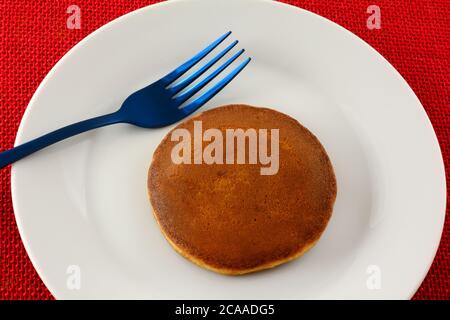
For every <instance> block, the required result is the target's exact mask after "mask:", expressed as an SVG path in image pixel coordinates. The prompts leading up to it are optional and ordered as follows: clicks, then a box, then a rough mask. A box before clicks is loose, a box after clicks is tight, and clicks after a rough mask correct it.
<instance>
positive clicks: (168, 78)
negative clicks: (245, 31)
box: [160, 31, 231, 85]
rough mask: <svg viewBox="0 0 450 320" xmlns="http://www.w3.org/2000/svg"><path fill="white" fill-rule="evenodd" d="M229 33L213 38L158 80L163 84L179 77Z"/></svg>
mask: <svg viewBox="0 0 450 320" xmlns="http://www.w3.org/2000/svg"><path fill="white" fill-rule="evenodd" d="M230 34H231V31H228V32H227V33H225V34H224V35H223V36H221V37H220V38H218V39H217V40H215V41H214V42H213V43H211V44H210V45H209V46H207V47H206V48H205V49H203V50H202V51H200V52H199V53H197V54H196V55H195V56H193V57H192V58H191V59H189V60H188V61H186V62H185V63H183V64H182V65H181V66H179V67H178V68H176V69H175V70H173V71H172V72H170V73H169V74H168V75H166V76H165V77H163V78H161V80H160V81H163V82H164V83H165V85H169V84H171V83H172V82H173V81H175V80H176V79H178V78H179V77H181V76H182V75H183V74H184V73H185V72H186V71H188V70H189V69H190V68H192V67H193V66H194V65H195V64H197V62H199V61H200V60H201V59H203V58H204V57H205V56H206V55H207V54H208V53H210V52H211V51H212V50H214V48H216V47H217V46H218V45H219V44H221V43H222V41H224V40H225V39H226V38H227V37H228V36H229V35H230Z"/></svg>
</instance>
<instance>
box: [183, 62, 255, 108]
mask: <svg viewBox="0 0 450 320" xmlns="http://www.w3.org/2000/svg"><path fill="white" fill-rule="evenodd" d="M250 61H251V58H247V59H246V60H245V61H244V62H242V63H241V64H240V65H239V66H237V67H236V68H235V69H234V70H233V71H231V72H230V73H229V74H228V75H227V76H226V77H225V78H223V79H222V80H220V81H219V82H218V83H217V84H215V85H214V86H213V87H212V88H211V89H209V90H208V91H207V92H206V93H205V94H203V95H202V96H200V97H199V98H197V99H196V100H194V101H192V102H191V103H189V104H188V105H186V106H185V107H184V108H182V109H180V111H182V112H183V113H185V114H186V115H189V114H191V113H192V112H194V111H195V110H197V109H198V108H200V107H201V106H202V105H204V104H205V103H207V102H208V101H209V100H211V99H212V98H213V97H214V96H215V95H216V94H218V93H219V92H220V91H221V90H222V89H223V88H225V86H226V85H227V84H229V83H230V82H231V81H232V80H233V79H234V78H235V77H236V76H237V75H238V74H239V73H240V72H241V71H242V70H243V69H244V68H245V67H246V66H247V65H248V64H249V62H250Z"/></svg>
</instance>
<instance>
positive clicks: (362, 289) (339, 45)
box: [12, 0, 446, 299]
mask: <svg viewBox="0 0 450 320" xmlns="http://www.w3.org/2000/svg"><path fill="white" fill-rule="evenodd" d="M228 30H232V31H233V36H232V37H231V38H233V39H239V40H240V44H239V46H240V47H245V48H246V49H247V52H248V55H250V56H251V57H252V58H253V61H252V62H251V63H250V65H249V66H248V68H247V69H245V70H244V72H243V73H241V74H240V75H239V76H238V77H237V78H236V79H235V80H234V81H233V82H232V83H231V84H230V85H229V86H228V87H227V88H226V89H225V90H224V91H223V92H222V93H221V94H219V95H218V96H217V97H216V98H214V99H213V100H211V101H210V102H209V103H208V104H207V106H205V107H204V109H203V110H205V109H208V108H213V107H216V106H219V105H222V104H228V103H235V102H236V103H237V102H242V103H248V104H253V105H260V106H269V107H272V108H274V109H277V110H280V111H281V112H284V113H286V114H288V115H291V116H293V117H294V118H296V119H298V120H299V121H300V122H301V123H303V124H304V125H305V126H307V127H308V128H309V129H310V130H311V131H312V132H314V133H315V134H316V135H317V136H318V138H319V139H320V140H321V141H322V143H323V144H324V146H325V148H326V149H327V151H328V153H329V155H330V158H331V160H332V162H333V165H334V168H335V171H336V176H337V182H338V196H337V201H336V205H335V210H334V213H333V216H332V219H331V221H330V223H329V225H328V227H327V229H326V231H325V233H324V235H323V237H322V238H321V240H320V241H319V243H318V244H317V246H316V247H314V248H313V249H312V250H311V251H310V252H308V253H307V254H306V255H305V256H303V257H302V258H300V259H297V260H295V261H293V262H291V263H288V264H286V265H283V266H280V267H278V268H275V269H273V270H270V271H265V272H259V273H255V274H252V275H248V276H240V277H230V276H223V275H219V274H216V273H213V272H210V271H206V270H204V269H201V268H199V267H197V266H196V265H194V264H192V263H191V262H189V261H187V260H185V259H184V258H182V257H181V256H180V255H178V254H177V253H176V252H175V251H174V250H173V249H172V248H171V247H170V245H169V244H168V243H167V242H166V240H165V239H164V237H163V235H162V234H161V232H160V231H159V229H158V227H157V224H156V222H155V220H154V218H153V215H152V213H151V209H150V205H149V202H148V199H147V190H146V180H147V169H148V166H149V163H150V160H151V158H152V153H153V151H154V149H155V148H156V146H157V145H158V143H159V142H160V140H161V139H162V137H163V136H164V135H165V134H166V133H167V132H168V131H169V130H170V128H163V129H158V130H148V129H141V128H136V127H131V126H129V125H116V126H113V127H107V128H102V129H99V130H96V131H92V132H88V133H85V134H82V135H80V136H77V137H75V138H73V139H69V140H67V141H64V142H62V143H59V144H57V145H54V146H52V147H50V148H48V149H46V150H43V151H42V152H39V153H36V154H35V155H33V156H31V157H29V158H27V159H24V160H23V161H20V162H18V163H16V164H15V165H14V166H13V170H12V195H13V202H14V209H15V214H16V219H17V223H18V226H19V230H20V234H21V236H22V239H23V242H24V244H25V247H26V249H27V252H28V254H29V256H30V258H31V261H32V262H33V264H34V266H35V267H36V269H37V271H38V273H39V275H40V276H41V278H42V279H43V281H44V282H45V284H46V285H47V287H48V288H49V289H50V291H51V292H52V293H53V294H54V295H55V297H56V298H59V299H78V298H150V299H153V298H161V299H178V298H190V299H197V298H210V299H215V298H233V299H241V298H246V299H247V298H248V299H260V298H261V299H262V298H264V299H303V298H307V299H309V298H361V299H365V298H375V299H378V298H388V299H389V298H409V297H411V296H412V295H413V294H414V292H415V290H416V289H417V288H418V287H419V285H420V283H421V282H422V280H423V278H424V277H425V275H426V273H427V270H428V268H429V266H430V264H431V262H432V260H433V257H434V255H435V252H436V249H437V247H438V244H439V239H440V235H441V231H442V226H443V221H444V214H445V195H446V186H445V179H444V167H443V161H442V157H441V153H440V149H439V145H438V143H437V139H436V136H435V134H434V131H433V128H432V126H431V124H430V122H429V120H428V118H427V116H426V114H425V112H424V109H423V107H422V106H421V104H420V102H419V100H418V99H417V97H416V96H415V95H414V93H413V91H412V90H411V89H410V88H409V86H408V85H407V83H406V82H405V81H404V80H403V78H402V77H401V76H400V75H399V74H398V73H397V72H396V70H395V69H394V68H393V67H392V66H391V65H390V64H389V63H388V62H387V61H386V60H385V59H384V58H383V57H382V56H381V55H380V54H378V53H377V52H376V51H375V50H373V49H372V48H371V47H370V46H369V45H367V44H366V43H365V42H363V41H362V40H361V39H359V38H357V37H356V36H355V35H353V34H352V33H350V32H348V31H346V30H345V29H343V28H342V27H339V26H338V25H336V24H334V23H332V22H330V21H328V20H326V19H324V18H322V17H319V16H317V15H315V14H312V13H310V12H307V11H305V10H301V9H298V8H295V7H291V6H288V5H284V4H280V3H277V2H273V1H262V0H246V1H242V0H226V1H200V0H198V1H195V0H191V1H169V2H167V3H163V4H158V5H153V6H150V7H146V8H143V9H141V10H138V11H135V12H133V13H130V14H127V15H126V16H123V17H121V18H119V19H117V20H115V21H114V22H111V23H109V24H107V25H106V26H104V27H102V28H101V29H99V30H98V31H96V32H94V33H93V34H92V35H90V36H89V37H87V38H86V39H84V40H83V41H81V42H80V43H79V44H78V45H77V46H75V47H74V48H73V49H72V50H71V51H70V52H69V53H68V54H67V55H66V56H65V57H64V58H63V59H62V60H61V61H60V62H58V64H57V65H56V66H55V67H54V68H53V70H52V71H51V72H50V73H49V74H48V76H47V77H46V78H45V80H44V81H43V82H42V84H41V86H40V87H39V89H38V90H37V92H36V94H35V95H34V97H33V99H32V100H31V102H30V105H29V106H28V109H27V111H26V113H25V115H24V117H23V120H22V123H21V125H20V129H19V132H18V136H17V140H16V144H20V143H23V142H25V141H27V140H29V139H31V138H33V137H36V136H39V135H40V134H43V133H46V132H48V131H50V130H53V129H56V128H58V127H61V126H63V125H67V124H70V123H72V122H75V121H79V120H82V119H85V118H88V117H93V116H96V115H100V114H102V113H107V112H111V111H113V110H115V109H116V108H118V107H119V106H120V104H121V102H122V101H123V100H124V98H125V97H126V96H127V95H128V94H130V93H131V92H133V91H134V90H137V89H139V88H141V87H142V86H143V85H145V84H148V83H151V82H153V81H154V80H156V79H158V78H160V77H161V76H163V75H164V74H165V73H167V72H168V71H170V70H171V69H173V68H174V67H176V66H178V65H179V64H180V63H181V62H183V61H184V60H186V59H187V58H189V57H190V56H192V55H193V54H194V53H196V52H197V51H198V50H199V49H201V48H202V47H204V46H205V45H206V44H208V43H209V42H211V41H212V40H214V39H215V38H217V37H218V36H219V35H221V34H223V33H224V32H226V31H228ZM231 40H232V39H229V41H231ZM78 284H79V288H78V286H77V285H78Z"/></svg>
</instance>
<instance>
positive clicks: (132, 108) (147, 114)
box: [0, 31, 251, 168]
mask: <svg viewBox="0 0 450 320" xmlns="http://www.w3.org/2000/svg"><path fill="white" fill-rule="evenodd" d="M230 34H231V31H230V32H227V33H226V34H224V35H223V36H221V37H220V38H219V39H217V40H215V41H214V42H213V43H211V44H210V45H209V46H207V47H206V48H205V49H203V50H202V51H200V52H199V53H198V54H196V55H195V56H194V57H192V58H191V59H189V60H188V61H186V62H185V63H184V64H182V65H181V66H179V67H178V68H176V69H175V70H173V71H172V72H170V73H169V74H168V75H166V76H165V77H163V78H161V79H159V80H157V81H156V82H154V83H152V84H150V85H148V86H147V87H145V88H143V89H140V90H138V91H136V92H134V93H133V94H131V95H130V96H128V98H126V99H125V101H124V102H123V104H122V106H121V107H120V109H119V110H117V111H116V112H113V113H110V114H106V115H103V116H99V117H95V118H92V119H88V120H84V121H81V122H77V123H74V124H71V125H69V126H66V127H64V128H61V129H58V130H55V131H53V132H50V133H48V134H46V135H43V136H41V137H39V138H36V139H34V140H31V141H29V142H27V143H24V144H22V145H20V146H17V147H15V148H12V149H10V150H6V151H3V152H1V153H0V168H3V167H5V166H7V165H8V164H11V163H13V162H15V161H17V160H20V159H22V158H24V157H26V156H28V155H30V154H32V153H34V152H36V151H38V150H40V149H43V148H45V147H47V146H49V145H51V144H54V143H56V142H58V141H61V140H64V139H66V138H69V137H72V136H74V135H77V134H79V133H82V132H85V131H88V130H92V129H95V128H99V127H103V126H107V125H110V124H115V123H129V124H132V125H135V126H139V127H143V128H158V127H164V126H167V125H170V124H173V123H175V122H177V121H179V120H181V119H183V118H185V117H187V116H189V115H190V114H191V113H193V112H194V111H196V110H197V109H198V108H200V107H201V106H203V105H204V104H205V103H206V102H208V101H209V100H210V99H211V98H212V97H214V96H215V95H216V94H217V93H218V92H219V91H221V90H222V89H223V88H224V87H225V86H226V85H227V84H228V83H230V82H231V81H232V80H233V79H234V77H236V76H237V75H238V74H239V72H241V71H242V70H243V69H244V68H245V67H246V66H247V64H248V63H249V62H250V60H251V59H250V58H247V59H245V60H244V61H243V62H241V63H240V64H239V65H238V66H237V67H236V68H235V69H233V70H232V71H231V72H230V73H228V74H227V75H226V76H225V77H224V78H222V79H221V80H220V81H218V82H217V83H216V84H214V85H213V86H212V87H211V88H210V89H208V90H207V91H206V92H205V93H204V94H202V95H201V96H199V97H198V98H196V99H195V100H193V101H192V102H189V103H188V104H187V105H185V106H182V104H183V103H185V102H186V101H187V100H188V99H190V98H191V97H193V96H194V95H195V94H196V93H197V92H199V91H200V90H201V89H202V88H203V87H205V86H206V85H207V84H208V83H210V82H211V80H213V79H214V78H215V77H217V76H218V75H219V74H220V73H222V71H224V70H225V69H226V68H227V67H228V66H229V65H230V64H231V63H233V61H235V60H236V59H237V58H238V57H239V56H240V55H241V54H242V53H244V49H241V50H239V51H238V52H236V53H235V54H234V55H233V56H232V57H231V58H229V59H228V60H227V61H225V62H224V63H223V64H222V65H220V66H219V67H218V68H217V69H216V70H214V71H213V72H212V73H210V74H209V75H208V76H207V77H205V78H204V79H202V80H201V81H200V82H198V83H196V84H195V85H192V86H190V87H189V85H190V84H192V83H193V82H194V81H195V80H196V79H198V78H199V77H200V76H201V75H202V74H203V73H205V72H206V71H207V70H208V69H209V68H210V67H212V66H213V65H214V64H216V63H217V62H218V61H219V60H220V59H221V58H222V57H223V56H225V54H227V53H228V52H229V51H230V50H231V49H232V48H233V47H235V46H236V44H237V43H238V41H234V42H233V43H231V44H230V45H229V46H227V47H226V48H225V49H223V50H222V51H221V52H220V53H218V54H217V55H216V56H215V57H214V58H212V59H211V60H210V61H208V62H207V63H206V64H205V65H204V66H202V67H201V68H199V69H198V70H197V71H195V72H194V73H192V74H191V75H189V76H188V77H186V78H185V79H183V80H180V81H178V82H177V83H175V82H176V80H177V79H179V78H180V77H181V76H182V75H183V74H185V73H186V72H187V71H188V70H189V69H191V68H192V67H193V66H194V65H196V64H197V63H198V62H199V61H200V60H202V59H203V58H204V57H205V56H206V55H207V54H208V53H210V52H211V51H212V50H214V49H215V48H216V47H217V46H219V44H221V43H222V42H223V41H224V40H225V39H226V38H227V37H228V36H229V35H230ZM183 90H184V91H183ZM182 91H183V92H182Z"/></svg>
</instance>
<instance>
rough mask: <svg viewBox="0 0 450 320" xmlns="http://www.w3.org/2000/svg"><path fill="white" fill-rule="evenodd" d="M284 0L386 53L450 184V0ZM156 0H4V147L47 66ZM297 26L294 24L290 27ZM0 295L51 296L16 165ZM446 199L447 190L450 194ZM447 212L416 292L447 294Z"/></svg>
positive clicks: (1, 193) (0, 179) (0, 228)
mask: <svg viewBox="0 0 450 320" xmlns="http://www.w3.org/2000/svg"><path fill="white" fill-rule="evenodd" d="M284 1H285V2H287V3H289V4H292V5H296V6H299V7H302V8H304V9H307V10H310V11H313V12H315V13H318V14H320V15H322V16H324V17H327V18H329V19H331V20H333V21H335V22H337V23H338V24H340V25H342V26H344V27H345V28H347V29H349V30H351V31H352V32H354V33H355V34H357V35H358V36H360V37H361V38H363V39H364V40H366V41H367V42H368V43H369V44H371V45H372V46H373V47H374V48H376V49H377V50H378V51H379V52H380V53H381V54H382V55H384V56H385V57H386V58H387V59H388V60H389V61H390V62H391V63H392V64H393V65H394V66H395V67H396V68H397V70H399V72H400V73H401V74H402V75H403V77H404V78H405V79H406V80H407V81H408V83H409V84H410V85H411V87H412V88H413V90H414V91H415V92H416V94H417V95H418V97H419V99H420V100H421V102H422V104H423V105H424V107H425V109H426V111H427V113H428V116H429V117H430V119H431V122H432V123H433V126H434V129H435V131H436V133H437V136H438V138H439V141H440V145H441V149H442V152H443V157H444V161H445V166H446V172H447V184H449V169H450V166H449V165H450V161H449V154H450V149H449V142H450V129H449V117H450V112H449V111H450V108H449V88H450V84H449V74H448V66H449V60H450V59H449V58H450V52H449V43H450V39H449V37H450V35H449V29H450V21H449V17H450V7H449V5H448V1H446V0H434V1H421V0H414V1H413V0H402V1H388V0H374V1H370V2H369V1H364V0H359V1H357V0H354V1H342V0H310V1H301V0H298V1H295V0H284ZM154 2H158V1H155V0H34V1H29V0H1V1H0V57H1V59H0V70H1V77H0V79H1V80H0V81H1V86H0V88H1V93H0V99H1V100H0V106H1V107H0V122H1V125H0V149H2V150H3V149H7V148H10V147H12V146H13V142H14V138H15V134H16V132H17V128H18V126H19V122H20V119H21V118H22V114H23V112H24V111H25V108H26V106H27V104H28V101H29V100H30V98H31V96H32V94H33V93H34V91H35V90H36V88H37V86H38V85H39V83H40V82H41V81H42V79H43V78H44V76H45V75H46V74H47V72H48V71H49V70H50V69H51V68H52V67H53V65H54V64H55V63H56V62H57V61H58V59H59V58H61V57H62V56H63V55H64V53H65V52H67V51H68V50H69V49H70V48H71V47H73V46H74V45H75V44H76V43H77V42H78V41H80V40H81V39H83V38H84V37H85V36H87V35H88V34H89V33H91V32H92V31H94V30H95V29H97V28H98V27H100V26H102V25H104V24H105V23H107V22H109V21H110V20H112V19H114V18H116V17H118V16H121V15H123V14H125V13H127V12H129V11H133V10H135V9H138V8H140V7H143V6H146V5H149V4H152V3H154ZM72 4H76V5H78V6H79V7H80V8H81V10H82V26H81V29H80V30H69V29H67V27H66V20H67V17H68V14H67V13H66V10H67V8H68V7H69V6H70V5H72ZM371 4H375V5H378V6H379V7H380V8H381V29H379V30H377V29H375V30H369V29H368V28H367V26H366V20H367V18H368V16H369V14H368V13H366V11H367V7H368V6H369V5H371ZM289 32H295V30H289ZM0 197H1V201H0V206H1V209H0V210H1V211H0V212H1V218H0V239H1V240H0V241H1V243H0V245H1V246H0V297H1V298H2V299H52V298H53V297H52V295H51V294H50V293H49V291H48V290H47V289H46V287H45V285H44V284H43V283H42V281H41V280H40V278H39V276H38V275H37V273H36V271H35V270H34V268H33V266H32V265H31V263H30V261H29V259H28V256H27V254H26V252H25V249H24V247H23V244H22V242H21V240H20V236H19V233H18V231H17V227H16V223H15V220H14V214H13V208H12V204H11V193H10V169H4V170H2V171H1V173H0ZM447 199H448V196H447ZM449 265H450V256H449V218H448V209H447V217H446V222H445V229H444V234H443V237H442V241H441V245H440V248H439V250H438V253H437V256H436V259H435V261H434V263H433V265H432V267H431V270H430V271H429V273H428V276H427V277H426V279H425V281H424V282H423V284H422V286H421V287H420V289H419V290H418V291H417V293H416V295H415V297H414V298H415V299H449Z"/></svg>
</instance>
